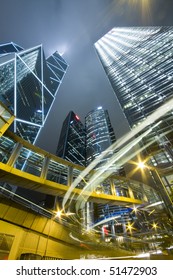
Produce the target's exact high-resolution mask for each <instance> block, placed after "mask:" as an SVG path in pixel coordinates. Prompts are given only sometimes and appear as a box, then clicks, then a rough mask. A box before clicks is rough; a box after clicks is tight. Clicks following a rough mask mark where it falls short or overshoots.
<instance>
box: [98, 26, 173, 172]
mask: <svg viewBox="0 0 173 280" xmlns="http://www.w3.org/2000/svg"><path fill="white" fill-rule="evenodd" d="M172 45H173V27H131V28H130V27H129V28H113V29H112V30H110V31H109V32H108V33H107V34H106V35H104V36H103V37H102V38H101V39H100V40H98V41H97V42H96V43H95V49H96V52H97V54H98V57H99V59H100V61H101V63H102V66H103V68H104V70H105V72H106V74H107V77H108V79H109V81H110V83H111V85H112V87H113V89H114V92H115V95H116V97H117V99H118V101H119V103H120V105H121V107H122V110H123V112H124V115H125V117H126V118H127V120H128V122H129V125H130V127H131V128H133V127H135V126H137V125H139V124H140V123H141V122H142V121H143V120H144V119H146V118H147V117H148V116H149V115H150V114H151V113H152V112H154V111H155V110H156V109H157V108H158V107H160V106H161V105H162V104H164V103H165V102H166V101H167V100H168V99H169V98H171V96H172V93H173V58H172V57H173V48H172ZM172 131H173V114H172V112H169V113H168V114H166V115H165V116H163V117H162V121H161V123H160V124H159V125H158V126H157V129H153V130H152V133H150V135H149V136H148V137H147V138H145V139H144V140H143V141H144V144H146V143H148V142H149V141H150V140H155V141H154V143H153V144H152V145H150V146H149V147H148V148H147V149H146V150H145V156H146V155H147V154H150V153H153V152H157V151H158V150H161V151H160V153H155V154H154V155H153V156H152V157H151V164H152V165H154V166H159V167H164V166H169V165H171V164H172V163H173V150H172V147H171V146H172V143H173V134H172ZM161 135H162V137H160V136H161Z"/></svg>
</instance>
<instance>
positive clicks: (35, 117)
mask: <svg viewBox="0 0 173 280" xmlns="http://www.w3.org/2000/svg"><path fill="white" fill-rule="evenodd" d="M67 67H68V65H67V63H66V62H65V60H64V59H63V58H62V57H61V56H60V55H59V53H58V52H55V53H53V54H52V55H51V56H49V57H48V58H47V59H46V58H45V55H44V51H43V47H42V45H39V46H36V47H34V48H30V49H27V50H24V49H23V48H22V47H20V46H18V45H16V44H15V43H8V44H3V45H0V100H1V101H2V102H3V104H5V105H6V106H7V107H8V108H9V109H10V110H11V111H12V112H13V113H14V115H15V121H14V124H13V126H12V127H11V129H12V131H13V132H15V133H16V134H17V135H19V136H20V137H22V138H24V139H25V140H27V141H29V142H31V143H35V141H36V139H37V137H38V134H39V132H40V130H41V128H42V127H43V125H44V123H45V121H46V118H47V116H48V113H49V111H50V109H51V106H52V104H53V101H54V99H55V96H56V94H57V91H58V89H59V86H60V84H61V82H62V79H63V77H64V75H65V73H66V70H67Z"/></svg>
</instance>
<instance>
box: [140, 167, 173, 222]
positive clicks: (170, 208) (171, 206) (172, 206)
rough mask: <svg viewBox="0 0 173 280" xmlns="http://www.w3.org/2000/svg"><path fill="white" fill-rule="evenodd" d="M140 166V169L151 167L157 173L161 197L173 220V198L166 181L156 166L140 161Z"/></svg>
mask: <svg viewBox="0 0 173 280" xmlns="http://www.w3.org/2000/svg"><path fill="white" fill-rule="evenodd" d="M138 167H139V168H140V169H144V168H147V169H149V170H150V171H151V173H152V171H153V172H154V173H155V174H156V177H157V179H158V180H159V184H157V188H158V190H159V191H160V195H161V198H162V199H163V201H164V204H165V208H166V211H167V213H168V215H169V217H170V218H171V219H172V220H173V204H172V200H171V198H170V196H169V193H168V191H167V189H166V187H165V185H164V183H163V181H162V178H161V177H160V175H159V172H158V170H157V169H156V168H155V167H153V166H148V165H145V163H144V162H139V163H138ZM152 175H153V173H152ZM153 177H154V175H153Z"/></svg>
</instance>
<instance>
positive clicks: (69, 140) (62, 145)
mask: <svg viewBox="0 0 173 280" xmlns="http://www.w3.org/2000/svg"><path fill="white" fill-rule="evenodd" d="M85 141H86V132H85V127H84V125H83V124H82V122H81V121H80V119H79V117H78V115H76V114H75V113H74V112H73V111H71V112H69V114H68V115H67V117H66V119H65V120H64V122H63V126H62V129H61V134H60V139H59V143H58V147H57V151H56V155H57V156H59V157H61V158H64V159H66V160H68V161H70V162H73V163H76V164H79V165H83V166H85V163H86V161H85V158H86V155H85V154H86V152H85V151H86V149H85Z"/></svg>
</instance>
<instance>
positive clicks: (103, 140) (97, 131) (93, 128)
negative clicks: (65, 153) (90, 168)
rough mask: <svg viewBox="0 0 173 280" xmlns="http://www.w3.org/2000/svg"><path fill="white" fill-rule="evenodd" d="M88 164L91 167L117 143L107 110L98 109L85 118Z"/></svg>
mask: <svg viewBox="0 0 173 280" xmlns="http://www.w3.org/2000/svg"><path fill="white" fill-rule="evenodd" d="M85 127H86V162H87V165H89V164H90V163H91V162H92V161H93V160H94V159H95V158H97V157H98V156H99V155H100V154H101V153H102V152H103V151H105V150H106V149H107V148H108V147H110V146H111V145H112V144H113V143H114V142H115V141H116V138H115V134H114V131H113V128H112V125H111V122H110V118H109V115H108V111H107V110H103V108H102V107H98V108H97V109H96V110H92V111H91V112H89V113H88V114H87V116H86V117H85Z"/></svg>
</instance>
